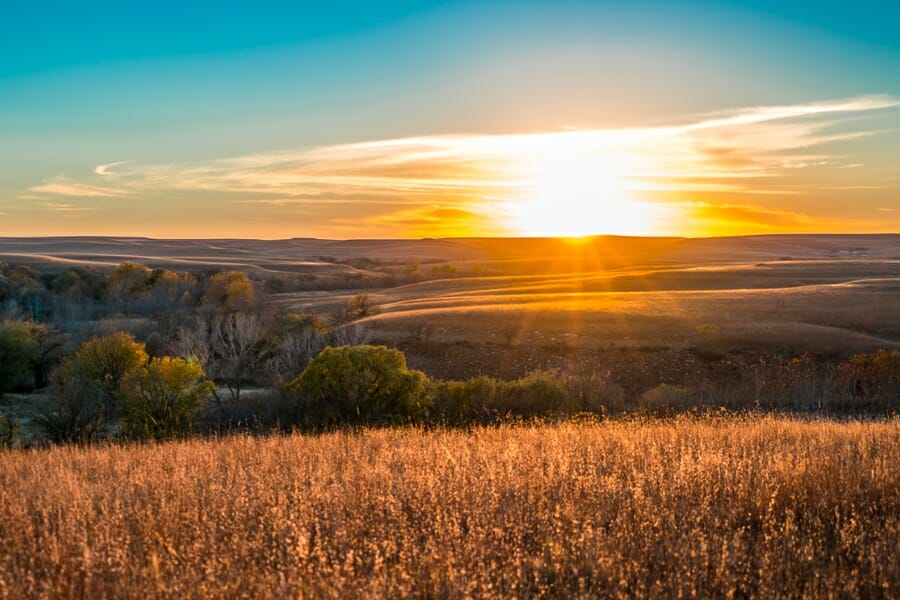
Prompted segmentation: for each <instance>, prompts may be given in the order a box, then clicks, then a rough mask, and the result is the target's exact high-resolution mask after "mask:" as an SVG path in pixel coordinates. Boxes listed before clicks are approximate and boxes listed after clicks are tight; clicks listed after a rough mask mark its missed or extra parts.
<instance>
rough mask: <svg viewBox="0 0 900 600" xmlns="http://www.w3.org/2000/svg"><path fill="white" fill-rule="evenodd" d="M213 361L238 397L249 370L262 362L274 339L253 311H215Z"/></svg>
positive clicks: (211, 327)
mask: <svg viewBox="0 0 900 600" xmlns="http://www.w3.org/2000/svg"><path fill="white" fill-rule="evenodd" d="M210 333H211V341H212V350H213V353H214V356H215V360H214V362H213V363H212V365H213V366H214V367H215V371H216V374H217V375H218V376H219V377H220V378H221V379H222V380H223V381H224V383H225V385H226V386H227V387H228V391H229V392H230V393H231V397H232V398H233V399H234V400H235V401H239V400H240V399H241V390H242V389H243V386H244V383H245V382H246V381H247V380H248V379H249V376H250V374H251V373H252V372H253V371H255V370H256V369H257V367H259V366H260V365H261V364H263V361H264V359H265V358H266V356H267V355H268V353H269V350H270V349H271V340H270V339H269V338H268V336H267V333H268V332H267V331H266V328H265V327H264V326H263V323H262V321H261V320H260V318H259V317H258V316H256V315H254V314H247V313H230V314H225V315H216V316H214V317H213V319H212V321H211V323H210Z"/></svg>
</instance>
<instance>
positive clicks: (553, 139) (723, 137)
mask: <svg viewBox="0 0 900 600" xmlns="http://www.w3.org/2000/svg"><path fill="white" fill-rule="evenodd" d="M897 106H900V100H898V99H895V98H893V97H890V96H883V95H877V96H860V97H856V98H850V99H844V100H834V101H828V102H813V103H805V104H792V105H783V106H759V107H749V108H740V109H736V110H732V111H722V112H716V113H711V114H704V115H699V116H697V117H696V118H694V119H691V120H687V122H681V123H673V124H671V125H663V126H656V127H642V128H628V129H580V130H564V131H554V132H539V133H524V134H498V135H487V134H472V135H433V136H418V137H409V138H399V139H387V140H375V141H368V142H361V143H351V144H340V145H331V146H322V147H316V148H305V149H300V150H288V151H280V152H268V153H259V154H252V155H246V156H239V157H233V158H225V159H219V160H213V161H208V162H203V163H195V164H177V165H176V164H170V165H166V164H158V165H146V164H138V163H133V162H127V161H117V162H110V163H106V164H102V165H98V166H97V167H96V168H95V169H94V171H93V173H92V174H91V175H89V176H87V177H84V178H82V179H79V180H77V181H75V180H71V179H67V178H63V177H57V178H53V179H50V180H47V181H45V182H42V183H40V184H38V185H35V186H32V187H30V188H28V190H27V194H28V195H29V196H30V197H34V196H38V197H41V198H44V199H50V198H52V197H54V196H59V197H101V198H114V197H126V196H134V197H135V198H142V197H147V196H149V195H152V194H159V193H165V194H168V195H189V194H195V193H205V194H207V195H208V194H210V193H213V194H220V195H222V197H223V198H227V199H228V201H230V202H232V203H235V204H238V205H243V206H246V207H247V210H280V209H285V210H286V209H287V208H288V207H291V208H294V209H296V208H301V207H306V208H309V209H310V211H311V212H314V213H315V214H316V215H317V218H318V220H319V221H320V222H328V223H331V224H339V223H341V222H343V221H347V222H349V220H351V217H349V216H348V215H349V214H350V213H352V215H353V216H354V217H355V218H357V219H358V222H367V223H372V224H373V225H384V226H385V227H389V228H393V230H401V229H403V228H406V230H410V231H412V230H419V229H422V228H423V227H425V225H427V224H428V223H432V224H434V223H446V224H447V225H448V227H449V228H450V229H453V228H454V227H455V226H456V224H460V227H462V224H463V223H474V224H478V223H481V225H482V226H484V227H486V226H487V225H486V222H487V221H486V220H485V219H489V218H490V215H491V211H490V210H485V203H486V200H485V199H486V198H490V199H492V200H491V202H494V203H496V202H511V203H515V202H527V201H529V198H533V196H534V194H535V193H538V192H540V191H541V190H544V189H546V188H548V187H550V188H551V191H552V185H553V184H554V182H555V181H556V180H557V179H565V180H567V181H569V180H576V181H577V180H578V179H579V178H583V179H584V180H585V182H584V184H585V187H588V188H589V187H590V186H591V185H597V186H599V189H601V190H609V189H610V188H611V187H614V188H615V189H616V190H617V191H619V192H621V193H624V194H627V195H630V196H635V197H642V198H647V197H650V198H655V199H657V200H658V199H659V198H660V195H665V194H682V195H683V194H706V195H708V194H724V195H727V196H730V197H732V198H734V197H741V198H745V199H747V198H752V197H754V196H757V197H761V196H786V197H787V196H793V195H797V194H801V193H802V194H809V193H813V192H815V191H816V190H827V189H831V190H840V189H846V190H862V189H877V188H879V187H880V186H879V185H878V183H877V182H869V181H860V180H859V179H858V178H859V177H860V173H862V172H864V169H862V168H860V167H861V166H862V164H861V162H860V158H859V157H858V156H852V155H851V154H852V153H849V154H848V153H842V154H837V153H835V151H834V150H833V147H832V145H834V144H840V143H841V142H846V141H848V140H854V139H859V138H861V137H865V136H871V135H876V134H877V133H879V132H880V131H881V130H880V129H877V128H866V127H861V126H860V121H859V120H858V119H857V118H856V117H858V116H859V115H860V114H861V113H867V112H870V111H876V110H883V109H890V108H894V107H897ZM850 117H853V118H852V119H851V118H850ZM839 169H840V170H841V171H838V170H839ZM823 170H829V171H833V172H835V173H837V172H841V173H844V175H843V176H842V177H843V179H842V180H840V181H836V182H835V181H833V180H832V181H830V182H829V183H827V184H825V183H819V182H818V179H817V178H814V177H807V180H805V181H804V180H803V179H802V177H803V174H804V173H810V174H815V173H820V172H822V171H823ZM854 178H857V179H854ZM597 201H602V197H599V196H598V199H597ZM704 201H706V200H704ZM745 204H746V205H747V206H749V205H751V204H752V202H750V201H747V202H738V203H736V202H734V200H733V199H732V200H731V201H730V202H729V203H725V204H721V205H719V206H717V207H713V206H712V205H709V206H707V205H703V206H702V207H701V208H697V207H696V206H695V208H694V211H695V212H697V211H699V212H700V213H704V215H705V216H704V218H706V217H709V218H712V217H713V215H712V213H713V212H714V211H718V213H717V215H716V218H719V217H722V218H732V219H738V220H739V219H750V220H755V222H760V223H771V224H772V225H783V226H785V227H789V226H791V225H792V223H794V221H792V219H794V217H792V216H790V215H781V214H774V215H773V214H770V213H769V212H766V211H765V210H760V211H757V212H753V211H752V210H750V209H744V208H741V207H744V205H745ZM387 205H390V208H389V209H387V208H385V207H386V206H387ZM432 207H439V208H437V209H435V208H432ZM698 214H699V213H698ZM342 220H343V221H342ZM416 223H418V224H419V225H420V226H421V227H418V228H417V227H416V226H415V224H416Z"/></svg>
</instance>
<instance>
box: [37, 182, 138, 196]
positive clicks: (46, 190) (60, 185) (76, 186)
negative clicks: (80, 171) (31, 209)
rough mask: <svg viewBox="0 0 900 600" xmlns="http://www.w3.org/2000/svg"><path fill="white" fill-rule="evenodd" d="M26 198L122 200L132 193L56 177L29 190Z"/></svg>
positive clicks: (121, 189)
mask: <svg viewBox="0 0 900 600" xmlns="http://www.w3.org/2000/svg"><path fill="white" fill-rule="evenodd" d="M28 192H29V193H28V194H26V196H28V197H30V198H34V197H35V194H41V195H42V196H41V197H44V196H66V197H73V198H120V197H123V196H128V195H130V194H131V193H132V192H131V191H130V190H128V189H123V188H111V187H105V186H98V185H91V184H88V183H80V182H75V181H70V180H68V179H66V178H65V177H55V178H53V179H50V180H48V181H45V182H44V183H41V184H39V185H34V186H31V187H30V188H28Z"/></svg>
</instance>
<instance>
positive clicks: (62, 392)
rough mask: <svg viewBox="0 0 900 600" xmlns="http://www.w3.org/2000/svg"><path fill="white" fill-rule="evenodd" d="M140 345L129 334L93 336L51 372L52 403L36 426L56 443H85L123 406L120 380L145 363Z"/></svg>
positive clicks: (103, 428) (102, 430) (41, 415)
mask: <svg viewBox="0 0 900 600" xmlns="http://www.w3.org/2000/svg"><path fill="white" fill-rule="evenodd" d="M147 360H148V356H147V352H146V351H145V350H144V346H143V344H140V343H138V342H136V341H135V340H134V338H133V337H132V336H131V335H129V334H127V333H121V332H120V333H114V334H112V335H109V336H106V337H102V338H94V339H93V340H90V341H88V342H85V343H84V344H83V345H82V346H81V348H79V350H78V352H76V353H75V355H74V356H72V357H71V358H69V359H68V360H65V361H63V363H62V364H60V365H59V367H57V369H56V370H55V371H54V372H53V376H52V383H53V400H52V403H51V405H50V406H49V407H48V409H47V410H45V411H44V412H43V413H42V414H40V415H39V416H38V418H37V419H36V422H37V423H38V425H40V426H41V427H42V428H43V429H44V431H45V432H46V433H47V435H48V437H50V439H53V440H55V441H60V442H65V441H80V442H87V441H91V440H93V439H96V438H97V437H99V436H100V435H102V434H103V432H104V430H105V429H106V427H107V426H108V425H109V424H110V423H111V421H112V419H113V417H115V416H117V415H118V413H119V412H120V411H121V408H122V404H123V402H122V398H123V396H122V382H123V381H124V380H125V379H126V378H127V377H129V376H131V375H132V374H134V373H135V372H138V371H140V370H141V369H142V368H143V367H144V365H146V364H147Z"/></svg>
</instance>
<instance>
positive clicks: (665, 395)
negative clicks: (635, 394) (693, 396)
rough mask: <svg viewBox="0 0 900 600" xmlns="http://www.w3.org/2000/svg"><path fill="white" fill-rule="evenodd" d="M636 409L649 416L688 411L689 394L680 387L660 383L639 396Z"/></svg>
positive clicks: (684, 388)
mask: <svg viewBox="0 0 900 600" xmlns="http://www.w3.org/2000/svg"><path fill="white" fill-rule="evenodd" d="M638 407H639V408H640V409H641V410H643V411H646V412H647V413H649V414H651V415H657V416H662V415H672V414H675V413H678V412H684V411H687V410H690V408H691V404H690V392H689V390H688V389H687V388H686V387H684V386H682V385H672V384H669V383H662V384H660V385H658V386H656V387H655V388H652V389H649V390H647V391H646V392H644V393H643V394H641V397H640V400H638Z"/></svg>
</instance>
